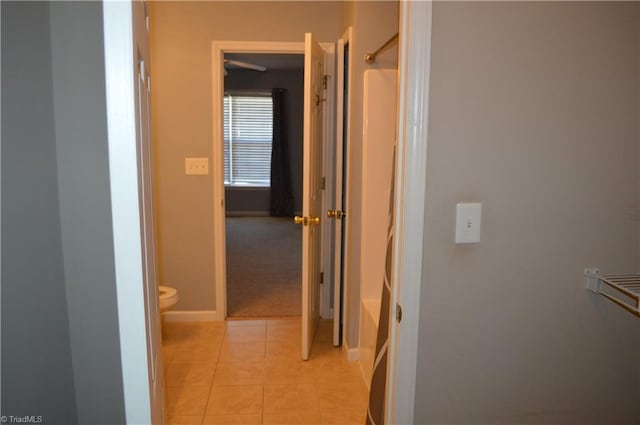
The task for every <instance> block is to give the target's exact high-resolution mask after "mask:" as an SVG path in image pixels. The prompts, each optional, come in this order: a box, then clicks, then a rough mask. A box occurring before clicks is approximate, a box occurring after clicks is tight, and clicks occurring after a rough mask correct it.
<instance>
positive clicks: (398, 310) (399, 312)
mask: <svg viewBox="0 0 640 425" xmlns="http://www.w3.org/2000/svg"><path fill="white" fill-rule="evenodd" d="M396 322H398V323H400V322H402V307H400V304H396Z"/></svg>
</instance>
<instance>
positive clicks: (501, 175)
mask: <svg viewBox="0 0 640 425" xmlns="http://www.w3.org/2000/svg"><path fill="white" fill-rule="evenodd" d="M638 13H639V11H638V4H637V3H635V4H634V3H625V4H622V3H609V4H604V3H538V2H535V3H534V2H532V3H480V2H478V3H456V2H441V3H436V4H435V5H434V15H433V56H432V67H433V68H432V76H431V97H430V117H429V124H430V129H429V131H430V133H429V148H428V149H429V155H428V163H427V205H426V207H425V220H426V222H425V224H426V228H425V239H426V242H425V256H424V262H423V264H424V280H423V282H422V299H421V317H420V340H419V350H418V358H419V361H420V364H419V367H418V374H417V383H418V384H417V394H416V411H415V413H416V415H415V422H416V423H420V424H480V423H482V424H516V423H517V424H552V423H553V424H560V423H562V424H568V423H571V424H586V423H589V424H596V423H601V424H614V423H616V424H637V423H640V383H639V377H640V371H639V363H638V359H640V321H639V320H638V318H637V317H634V316H632V315H630V314H629V313H627V312H625V311H624V310H622V309H621V308H619V307H617V306H616V305H614V304H613V303H611V302H609V301H607V300H606V299H604V298H603V297H598V296H595V295H592V294H590V293H589V292H587V291H586V290H585V289H584V286H585V280H584V277H583V274H582V273H583V269H584V268H585V267H589V266H599V267H600V268H601V269H602V270H604V271H606V272H612V273H625V272H638V266H639V262H638V255H639V252H638V242H639V241H638V217H639V179H638V176H639V168H640V167H639V144H640V140H639V130H638V128H639V121H638V120H639V110H638V108H639V102H638V85H639V78H640V66H639V63H640V61H639V46H638V42H639V38H638V31H639V25H638V22H639V21H638ZM460 201H480V202H482V203H483V222H482V242H481V243H480V244H478V245H471V246H456V245H455V244H454V243H453V236H454V215H455V204H456V202H460Z"/></svg>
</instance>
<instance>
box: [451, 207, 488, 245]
mask: <svg viewBox="0 0 640 425" xmlns="http://www.w3.org/2000/svg"><path fill="white" fill-rule="evenodd" d="M481 221H482V204H481V203H479V202H466V203H459V204H458V205H457V206H456V243H459V244H462V243H478V242H480V223H481Z"/></svg>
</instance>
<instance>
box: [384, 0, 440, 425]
mask: <svg viewBox="0 0 640 425" xmlns="http://www.w3.org/2000/svg"><path fill="white" fill-rule="evenodd" d="M431 30H432V2H431V1H424V2H414V1H401V2H400V39H399V43H400V46H399V60H398V63H399V69H398V84H399V89H398V143H397V155H396V186H395V199H394V209H395V217H394V220H395V222H394V228H395V233H396V234H395V240H394V248H393V249H394V254H393V286H392V293H391V308H390V309H389V310H390V312H389V313H390V317H389V323H390V325H389V327H390V329H389V332H390V334H389V361H388V365H389V367H388V368H387V391H386V408H385V415H386V417H385V423H388V424H411V423H414V410H415V401H416V400H415V391H416V369H417V364H418V336H419V334H418V325H419V321H420V288H421V285H422V274H423V270H422V262H423V249H424V248H423V246H424V245H423V244H424V238H425V233H424V206H425V202H426V177H427V144H428V140H427V136H428V130H429V120H428V117H429V81H430V76H431ZM397 305H400V306H402V322H401V323H398V322H397V321H396V319H395V317H396V306H397Z"/></svg>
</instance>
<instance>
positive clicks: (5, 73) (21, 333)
mask: <svg viewBox="0 0 640 425" xmlns="http://www.w3.org/2000/svg"><path fill="white" fill-rule="evenodd" d="M0 7H1V10H2V414H3V415H17V416H19V415H42V416H43V417H44V419H45V423H52V424H53V423H55V424H73V423H77V417H76V402H75V391H74V383H73V372H72V366H71V346H70V342H69V321H68V317H67V301H66V298H65V276H64V264H63V254H62V237H61V232H60V214H59V203H58V177H57V168H56V146H55V134H54V113H53V86H52V79H51V43H50V37H49V4H48V3H45V2H21V3H15V2H2V4H1V5H0Z"/></svg>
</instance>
